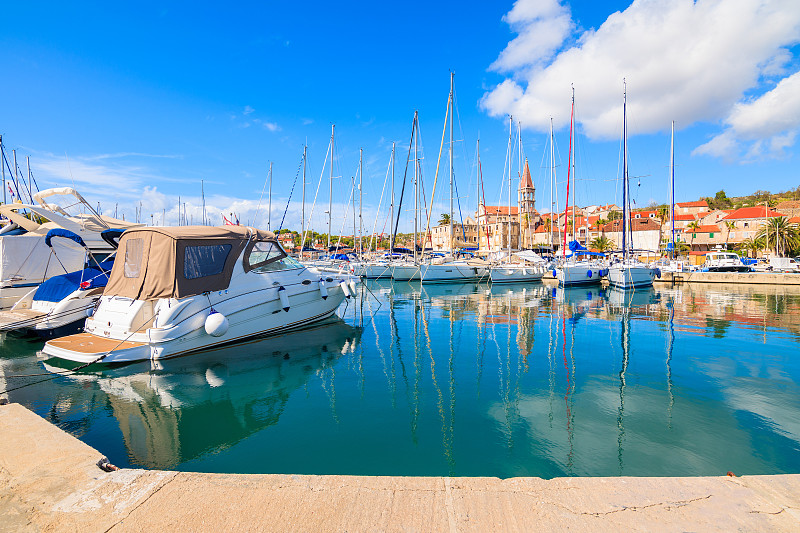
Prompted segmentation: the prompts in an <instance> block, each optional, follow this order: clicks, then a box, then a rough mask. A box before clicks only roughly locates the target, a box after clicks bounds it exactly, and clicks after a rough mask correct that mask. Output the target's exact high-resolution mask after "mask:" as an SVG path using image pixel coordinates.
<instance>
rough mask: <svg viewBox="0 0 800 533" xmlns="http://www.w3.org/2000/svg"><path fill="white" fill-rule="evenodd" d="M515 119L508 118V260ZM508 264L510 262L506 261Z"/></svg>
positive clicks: (509, 251)
mask: <svg viewBox="0 0 800 533" xmlns="http://www.w3.org/2000/svg"><path fill="white" fill-rule="evenodd" d="M513 135H514V117H513V116H509V117H508V231H506V234H507V235H506V238H507V239H508V242H507V243H506V244H507V245H508V258H511V160H512V159H513V158H514V145H513V143H514V141H513V140H512V137H513ZM506 262H508V261H506Z"/></svg>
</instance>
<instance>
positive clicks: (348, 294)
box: [339, 280, 350, 298]
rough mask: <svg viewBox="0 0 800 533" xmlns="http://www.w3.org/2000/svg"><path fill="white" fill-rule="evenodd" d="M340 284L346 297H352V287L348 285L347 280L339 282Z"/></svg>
mask: <svg viewBox="0 0 800 533" xmlns="http://www.w3.org/2000/svg"><path fill="white" fill-rule="evenodd" d="M339 286H340V287H341V288H342V292H343V293H344V297H345V298H350V287H348V286H347V282H346V281H345V280H342V281H340V282H339Z"/></svg>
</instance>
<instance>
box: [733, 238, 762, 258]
mask: <svg viewBox="0 0 800 533" xmlns="http://www.w3.org/2000/svg"><path fill="white" fill-rule="evenodd" d="M763 247H764V243H763V241H761V240H760V239H758V238H753V237H748V238H746V239H745V240H743V241H742V242H740V243H739V251H740V252H744V253H745V254H746V255H747V257H750V252H753V255H758V251H759V250H761V249H762V248H763Z"/></svg>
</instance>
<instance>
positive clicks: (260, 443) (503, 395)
mask: <svg viewBox="0 0 800 533" xmlns="http://www.w3.org/2000/svg"><path fill="white" fill-rule="evenodd" d="M368 288H369V296H368V298H366V299H365V300H364V301H363V302H358V305H357V306H351V308H350V309H349V310H348V312H347V313H346V314H345V316H343V317H342V318H341V319H335V320H333V321H331V322H330V323H327V324H323V325H319V326H317V327H314V328H311V329H306V330H303V331H299V332H295V333H291V334H287V335H283V336H280V337H274V338H267V339H261V340H257V341H254V342H250V343H244V344H238V345H235V346H229V347H226V348H223V349H218V350H213V351H208V352H203V353H199V354H195V355H189V356H186V357H182V358H178V359H173V360H165V361H162V362H160V363H159V364H158V365H157V367H155V368H153V367H151V366H150V365H149V364H147V365H131V366H126V367H121V368H113V369H109V368H105V369H99V370H95V371H93V372H86V373H82V374H78V375H75V376H69V377H63V376H60V377H57V378H56V379H54V380H52V381H49V382H47V383H42V384H38V385H34V386H31V387H27V388H22V389H18V390H15V391H12V392H11V393H10V399H11V401H18V402H20V403H23V404H25V405H27V406H28V407H30V408H32V409H34V410H35V411H36V412H37V413H39V414H41V415H42V416H44V417H45V418H47V419H48V420H51V421H52V422H53V423H55V424H57V425H59V426H60V427H62V428H64V429H65V430H67V431H69V432H71V433H73V434H74V435H76V436H77V437H79V438H81V439H82V440H84V441H85V442H87V443H88V444H90V445H92V446H94V447H95V448H97V449H98V450H100V451H101V452H102V453H104V454H106V455H108V456H109V459H110V460H111V462H113V463H115V464H118V465H124V466H135V467H147V468H168V469H177V470H187V471H208V472H264V473H273V472H274V473H310V474H328V473H337V474H367V475H458V476H461V475H471V476H499V477H512V476H541V477H546V478H549V477H555V476H563V475H592V476H606V475H612V476H613V475H639V476H643V475H647V476H665V475H668V476H686V475H722V474H724V473H725V472H727V471H728V470H732V471H734V472H736V473H737V474H763V473H784V472H793V473H797V472H800V453H798V452H800V358H798V357H797V353H800V350H798V347H800V346H799V345H800V291H794V292H793V291H791V290H789V289H783V288H769V287H742V286H724V287H723V286H697V285H695V286H686V287H678V288H670V287H666V286H663V287H659V286H656V287H655V288H648V289H646V290H637V291H619V290H606V289H602V288H600V287H593V288H589V289H585V288H578V289H563V288H562V289H558V288H555V287H553V286H549V285H542V284H538V285H537V284H530V285H516V286H508V285H503V286H502V287H501V286H498V285H495V286H489V285H486V284H458V285H447V284H442V285H424V286H420V285H419V284H418V283H417V284H414V283H392V282H391V281H375V282H369V283H368ZM356 308H358V312H357V313H356ZM362 311H363V320H362ZM40 347H41V343H40V342H39V341H33V340H31V339H27V338H15V337H10V336H9V337H6V338H5V339H4V340H3V342H2V344H0V385H3V388H7V387H9V386H12V385H17V384H20V382H21V381H22V382H24V379H30V380H31V381H33V380H34V379H35V378H23V379H19V378H11V377H8V376H11V375H18V374H30V373H36V372H40V371H42V369H43V368H45V369H47V368H51V367H52V366H53V365H54V364H55V362H54V361H40V360H39V359H37V356H36V351H37V350H38V349H39V348H40Z"/></svg>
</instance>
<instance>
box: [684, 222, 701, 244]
mask: <svg viewBox="0 0 800 533" xmlns="http://www.w3.org/2000/svg"><path fill="white" fill-rule="evenodd" d="M699 228H700V223H699V222H698V221H696V220H692V221H691V222H689V223H688V224H687V225H686V229H689V230H692V241H691V242H690V243H689V246H690V247H692V248H693V247H694V235H695V234H694V232H695V231H697V230H698V229H699Z"/></svg>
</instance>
